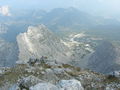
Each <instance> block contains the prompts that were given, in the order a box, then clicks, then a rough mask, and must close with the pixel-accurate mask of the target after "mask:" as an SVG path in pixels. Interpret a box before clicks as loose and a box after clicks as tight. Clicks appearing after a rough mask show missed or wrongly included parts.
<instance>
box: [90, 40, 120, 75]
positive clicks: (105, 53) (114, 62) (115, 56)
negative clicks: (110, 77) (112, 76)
mask: <svg viewBox="0 0 120 90" xmlns="http://www.w3.org/2000/svg"><path fill="white" fill-rule="evenodd" d="M88 68H90V69H92V70H94V71H96V72H101V73H110V72H113V71H117V70H120V48H119V47H116V46H115V45H113V44H112V43H110V42H108V41H104V42H103V43H102V44H101V45H99V46H98V47H97V49H96V51H95V52H94V53H93V54H92V55H91V57H90V58H89V62H88Z"/></svg>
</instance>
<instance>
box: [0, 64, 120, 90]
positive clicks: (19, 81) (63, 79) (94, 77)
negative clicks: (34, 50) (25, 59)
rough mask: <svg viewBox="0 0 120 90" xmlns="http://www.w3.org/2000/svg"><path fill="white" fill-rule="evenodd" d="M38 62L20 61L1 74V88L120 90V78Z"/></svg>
mask: <svg viewBox="0 0 120 90" xmlns="http://www.w3.org/2000/svg"><path fill="white" fill-rule="evenodd" d="M53 63H54V62H39V63H38V62H37V64H36V63H35V64H34V65H32V66H31V64H29V63H28V64H19V65H16V66H15V67H12V68H9V69H8V70H7V68H6V71H5V72H4V73H2V74H1V75H0V90H17V89H18V90H19V89H21V90H30V89H31V90H51V89H52V90H93V89H94V90H106V89H107V90H108V88H114V89H113V90H119V89H120V78H119V77H116V76H114V75H108V76H106V75H102V74H99V73H95V72H93V71H90V70H81V69H80V68H79V67H74V66H72V65H69V64H57V63H54V64H53Z"/></svg>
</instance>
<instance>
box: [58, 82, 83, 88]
mask: <svg viewBox="0 0 120 90" xmlns="http://www.w3.org/2000/svg"><path fill="white" fill-rule="evenodd" d="M58 86H60V87H61V88H62V90H84V89H83V87H82V85H81V83H80V81H78V80H61V81H60V82H59V83H58Z"/></svg>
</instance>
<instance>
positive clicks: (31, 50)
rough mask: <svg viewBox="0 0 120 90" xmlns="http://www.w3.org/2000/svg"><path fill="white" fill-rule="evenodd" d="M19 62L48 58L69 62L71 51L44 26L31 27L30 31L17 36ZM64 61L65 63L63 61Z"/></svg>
mask: <svg viewBox="0 0 120 90" xmlns="http://www.w3.org/2000/svg"><path fill="white" fill-rule="evenodd" d="M17 42H18V47H19V61H22V62H27V61H28V60H29V58H34V57H35V58H41V57H42V56H46V57H48V58H49V60H56V61H58V62H67V61H68V60H69V59H68V54H67V53H68V51H69V49H68V48H67V47H66V46H65V45H64V44H63V43H61V42H60V39H59V38H58V37H57V36H55V35H54V34H53V33H52V32H50V31H49V30H48V29H47V28H46V27H45V26H44V25H39V26H30V27H28V31H27V32H25V33H21V34H20V35H18V36H17ZM61 60H64V61H61Z"/></svg>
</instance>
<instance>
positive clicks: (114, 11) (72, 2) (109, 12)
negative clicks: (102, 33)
mask: <svg viewBox="0 0 120 90" xmlns="http://www.w3.org/2000/svg"><path fill="white" fill-rule="evenodd" d="M1 5H8V6H10V7H11V8H25V9H28V8H29V9H31V8H33V9H34V8H39V9H45V10H50V9H53V8H58V7H63V8H67V7H76V8H79V9H80V10H82V11H86V12H88V13H91V14H95V15H104V16H106V17H111V16H114V17H119V16H120V0H0V6H1Z"/></svg>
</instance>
